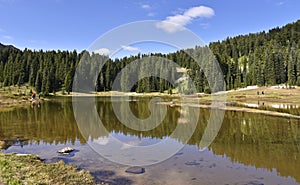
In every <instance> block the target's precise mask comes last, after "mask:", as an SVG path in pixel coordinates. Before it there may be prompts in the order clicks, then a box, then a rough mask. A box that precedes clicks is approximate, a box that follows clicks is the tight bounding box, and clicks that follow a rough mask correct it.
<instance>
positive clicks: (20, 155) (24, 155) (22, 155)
mask: <svg viewBox="0 0 300 185" xmlns="http://www.w3.org/2000/svg"><path fill="white" fill-rule="evenodd" d="M29 155H31V154H16V156H18V157H26V156H29Z"/></svg>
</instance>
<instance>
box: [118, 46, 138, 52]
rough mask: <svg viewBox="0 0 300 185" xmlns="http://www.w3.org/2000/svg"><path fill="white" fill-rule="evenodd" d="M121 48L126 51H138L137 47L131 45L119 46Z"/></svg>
mask: <svg viewBox="0 0 300 185" xmlns="http://www.w3.org/2000/svg"><path fill="white" fill-rule="evenodd" d="M121 47H122V49H124V50H126V51H140V49H139V48H136V47H132V46H121Z"/></svg>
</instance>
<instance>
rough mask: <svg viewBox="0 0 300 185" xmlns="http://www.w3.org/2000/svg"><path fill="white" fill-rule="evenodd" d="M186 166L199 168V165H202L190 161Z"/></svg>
mask: <svg viewBox="0 0 300 185" xmlns="http://www.w3.org/2000/svg"><path fill="white" fill-rule="evenodd" d="M184 164H185V165H187V166H198V165H200V163H198V162H196V161H188V162H186V163H184Z"/></svg>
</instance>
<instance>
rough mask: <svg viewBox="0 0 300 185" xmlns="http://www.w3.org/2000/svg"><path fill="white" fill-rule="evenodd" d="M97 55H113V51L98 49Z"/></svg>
mask: <svg viewBox="0 0 300 185" xmlns="http://www.w3.org/2000/svg"><path fill="white" fill-rule="evenodd" d="M94 52H95V53H98V54H100V55H107V56H108V55H110V54H111V51H110V50H109V49H107V48H100V49H97V50H95V51H94Z"/></svg>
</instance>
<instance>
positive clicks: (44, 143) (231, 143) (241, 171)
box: [0, 97, 300, 185]
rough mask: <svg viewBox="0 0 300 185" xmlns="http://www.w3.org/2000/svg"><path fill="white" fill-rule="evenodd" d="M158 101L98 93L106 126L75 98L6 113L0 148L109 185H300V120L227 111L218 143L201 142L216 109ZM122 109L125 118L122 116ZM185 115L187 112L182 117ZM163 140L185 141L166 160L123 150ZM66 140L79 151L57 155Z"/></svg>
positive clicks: (1, 116)
mask: <svg viewBox="0 0 300 185" xmlns="http://www.w3.org/2000/svg"><path fill="white" fill-rule="evenodd" d="M157 101H159V100H157ZM157 101H151V100H150V99H149V98H136V97H131V98H129V99H126V100H124V99H123V98H113V99H111V98H110V97H98V98H96V100H95V102H96V104H95V110H96V112H97V113H98V115H99V117H98V118H99V120H101V121H100V122H101V124H99V121H97V119H98V118H97V119H95V118H94V117H93V116H91V115H90V114H89V113H90V112H91V110H90V109H89V108H88V107H89V105H88V103H85V102H84V101H83V102H79V103H82V106H81V112H80V113H79V115H77V116H74V111H73V109H74V107H73V106H72V98H53V99H52V100H51V101H47V102H42V103H41V104H40V105H36V106H34V107H32V106H31V105H30V104H28V105H25V106H23V107H20V108H15V109H12V110H7V111H0V141H1V142H0V148H1V151H2V152H5V153H10V152H19V153H34V154H37V155H39V156H40V157H41V158H42V159H45V161H46V162H55V161H58V160H63V161H65V162H66V163H68V164H72V165H75V166H77V167H78V168H79V169H85V170H88V171H90V172H91V173H92V175H93V176H94V177H95V179H96V180H97V182H99V183H102V182H103V183H107V184H202V185H203V184H204V185H205V184H224V185H225V184H237V185H239V184H241V185H242V184H249V185H250V184H251V185H253V184H255V185H256V184H300V173H299V171H300V120H295V119H287V118H280V117H272V116H266V115H261V114H254V113H244V112H234V111H226V112H225V114H224V119H223V120H222V124H221V125H220V130H218V132H217V135H216V137H215V138H214V140H213V142H212V143H211V144H210V145H209V146H208V147H202V146H201V139H202V136H203V135H204V134H205V130H206V128H207V126H208V120H209V118H210V114H211V111H212V110H210V109H202V108H197V107H179V106H174V107H172V106H165V105H162V104H159V103H158V102H157ZM160 101H166V102H169V101H170V100H169V99H164V100H160ZM127 105H128V107H126V106H127ZM85 106H86V107H85ZM118 107H119V109H120V110H117V109H118ZM125 109H126V111H124V112H123V110H125ZM128 109H130V112H132V114H133V115H134V116H135V117H137V118H139V119H141V120H144V119H147V118H148V117H151V111H152V114H153V115H156V116H155V119H154V120H157V121H158V123H159V124H155V125H152V126H153V128H147V125H146V126H145V125H143V126H144V127H142V128H140V129H134V128H133V127H134V126H136V125H130V124H131V123H127V124H123V123H124V122H123V121H125V119H127V118H128V116H127V113H128V112H127V111H128ZM150 110H151V111H150ZM118 111H119V112H118ZM116 112H118V114H119V115H123V117H122V116H121V117H122V118H124V120H121V121H119V119H118V118H119V117H118V115H117V114H116ZM186 112H188V114H187V113H186ZM182 113H184V114H187V115H186V116H185V117H184V118H183V117H182V116H181V114H182ZM79 119H80V120H79ZM127 121H128V122H130V119H128V120H127ZM190 121H196V124H190ZM177 128H178V129H177ZM174 132H178V133H179V134H173V133H174ZM189 133H191V135H189ZM112 138H113V139H116V140H118V142H119V143H121V145H120V146H118V145H117V144H116V141H112V140H113V139H112ZM164 141H166V143H169V144H168V145H167V147H166V148H160V149H161V150H162V151H163V150H164V149H166V152H167V151H168V150H170V151H171V150H173V148H175V146H178V147H180V146H182V147H181V148H180V150H178V151H177V150H175V149H174V151H176V152H173V153H172V152H171V153H170V155H169V156H167V155H166V156H163V154H165V153H163V154H162V155H161V154H159V155H161V158H157V152H156V151H155V149H154V148H153V153H152V154H150V155H149V158H147V157H145V156H141V155H140V153H138V151H135V150H132V151H133V152H135V153H126V155H125V154H124V155H123V153H122V152H123V151H127V149H131V148H132V149H133V148H138V149H141V148H142V147H145V150H147V148H148V149H149V148H150V147H148V146H159V144H160V143H162V142H164ZM66 146H70V147H72V148H74V149H76V150H75V151H74V152H73V153H71V155H62V154H58V153H57V151H58V150H60V149H62V148H64V147H66ZM163 146H164V145H163ZM173 146H174V147H173ZM118 147H119V148H118ZM172 147H173V148H172ZM150 149H151V148H150ZM118 150H119V151H118ZM132 151H131V152H132ZM150 151H151V150H150ZM99 153H101V155H100V154H99ZM158 153H159V151H158ZM141 154H143V153H141ZM143 157H145V158H143ZM152 158H153V159H152ZM142 159H147V161H146V162H148V163H149V164H151V165H147V164H148V163H145V165H143V167H144V168H145V173H143V174H131V173H126V172H125V170H126V169H127V168H128V166H127V165H126V164H128V163H132V164H134V163H135V162H143V161H139V160H142ZM159 159H163V160H162V161H160V160H159ZM111 160H112V161H115V162H112V161H111ZM118 160H121V162H120V161H118ZM122 160H123V161H122ZM127 160H128V161H127ZM122 162H123V163H122ZM139 164H141V163H139Z"/></svg>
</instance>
